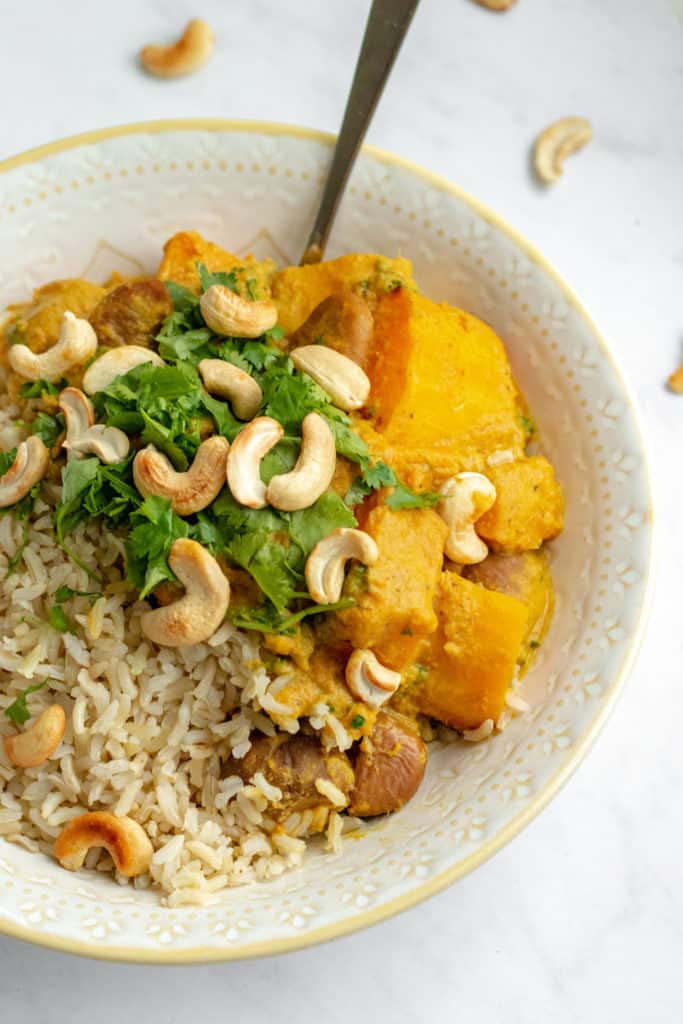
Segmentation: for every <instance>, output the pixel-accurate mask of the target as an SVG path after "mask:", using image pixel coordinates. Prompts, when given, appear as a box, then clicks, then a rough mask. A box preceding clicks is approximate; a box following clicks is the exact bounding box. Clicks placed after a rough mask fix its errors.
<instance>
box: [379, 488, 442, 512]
mask: <svg viewBox="0 0 683 1024" xmlns="http://www.w3.org/2000/svg"><path fill="white" fill-rule="evenodd" d="M440 498H441V495H440V494H434V493H433V492H431V491H423V492H422V494H416V492H415V491H411V489H410V488H409V487H406V485H405V484H402V483H400V482H399V483H398V484H397V485H396V487H395V488H394V491H393V493H392V494H390V495H389V497H388V498H387V501H386V503H387V506H388V507H389V508H390V509H392V511H394V512H396V511H397V510H398V509H402V508H434V506H435V505H436V503H437V502H438V501H439V500H440Z"/></svg>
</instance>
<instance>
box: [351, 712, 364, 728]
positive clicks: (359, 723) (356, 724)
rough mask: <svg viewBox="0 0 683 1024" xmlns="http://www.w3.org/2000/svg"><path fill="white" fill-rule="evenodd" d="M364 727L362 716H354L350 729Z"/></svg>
mask: <svg viewBox="0 0 683 1024" xmlns="http://www.w3.org/2000/svg"><path fill="white" fill-rule="evenodd" d="M364 725H365V719H364V718H363V716H362V715H354V716H353V718H352V719H351V728H352V729H360V728H362V727H363V726H364Z"/></svg>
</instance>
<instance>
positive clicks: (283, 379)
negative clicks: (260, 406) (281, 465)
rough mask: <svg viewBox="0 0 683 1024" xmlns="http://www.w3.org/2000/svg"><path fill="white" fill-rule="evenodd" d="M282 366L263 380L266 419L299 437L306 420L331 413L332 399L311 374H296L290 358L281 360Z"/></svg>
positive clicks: (278, 366) (276, 367) (269, 371)
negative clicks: (311, 415)
mask: <svg viewBox="0 0 683 1024" xmlns="http://www.w3.org/2000/svg"><path fill="white" fill-rule="evenodd" d="M278 363H279V365H277V364H271V366H270V367H269V368H268V370H267V372H266V373H264V374H263V376H262V378H261V379H260V380H259V383H260V385H261V389H262V391H263V401H264V415H266V416H272V417H273V419H275V420H277V421H278V423H281V424H282V426H283V427H284V428H285V432H286V433H287V434H299V433H300V432H301V422H302V420H303V419H304V417H305V416H307V415H308V413H309V412H319V411H321V410H323V409H327V408H328V406H329V402H330V398H329V395H328V394H327V392H325V391H323V389H322V388H321V387H320V386H319V385H318V384H316V383H315V381H314V380H313V378H312V377H309V376H308V374H305V373H295V372H294V364H293V363H292V362H291V360H290V359H289V358H288V357H287V356H280V359H279V360H278ZM330 408H331V407H330Z"/></svg>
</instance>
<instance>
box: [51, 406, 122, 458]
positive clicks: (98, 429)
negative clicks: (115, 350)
mask: <svg viewBox="0 0 683 1024" xmlns="http://www.w3.org/2000/svg"><path fill="white" fill-rule="evenodd" d="M59 408H60V409H61V410H62V412H63V413H64V419H65V420H66V438H65V439H64V441H62V446H63V447H64V448H66V450H67V452H68V453H69V458H72V457H73V458H74V459H82V458H83V456H84V455H88V454H89V453H92V454H93V455H96V456H97V458H98V459H99V460H100V462H105V463H106V464H107V465H111V464H112V463H114V462H123V460H124V459H125V457H126V455H127V454H128V449H129V448H130V441H129V440H128V437H127V435H126V434H124V432H123V431H122V430H119V428H118V427H105V425H104V424H103V423H95V413H94V412H93V407H92V403H91V401H90V399H89V398H88V397H87V395H84V394H83V392H82V391H81V390H80V388H64V390H63V391H62V392H60V395H59Z"/></svg>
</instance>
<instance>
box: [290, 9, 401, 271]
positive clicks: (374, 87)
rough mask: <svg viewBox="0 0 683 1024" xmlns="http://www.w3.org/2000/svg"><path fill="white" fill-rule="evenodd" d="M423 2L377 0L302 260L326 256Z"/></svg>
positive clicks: (302, 261)
mask: <svg viewBox="0 0 683 1024" xmlns="http://www.w3.org/2000/svg"><path fill="white" fill-rule="evenodd" d="M418 3H419V0H373V3H372V7H371V8H370V14H369V15H368V23H367V25H366V26H365V35H364V36H363V45H362V46H361V50H360V54H359V56H358V63H357V64H356V70H355V73H354V76H353V82H352V83H351V91H350V93H349V98H348V100H347V101H346V110H345V111H344V120H343V121H342V126H341V131H340V133H339V137H338V138H337V145H336V146H335V149H334V154H333V156H332V163H331V165H330V170H329V173H328V176H327V181H326V183H325V189H324V191H323V197H322V200H321V202H320V209H319V210H318V216H317V217H316V219H315V224H314V225H313V230H312V231H311V234H310V237H309V239H308V244H307V246H306V249H305V252H304V254H303V256H302V257H301V263H302V264H304V263H319V262H320V260H321V259H322V257H323V253H324V251H325V246H326V245H327V240H328V237H329V234H330V231H331V230H332V223H333V221H334V218H335V214H336V212H337V207H338V206H339V201H340V199H341V197H342V195H343V193H344V189H345V187H346V182H347V180H348V177H349V174H350V173H351V168H352V167H353V164H354V161H355V159H356V155H357V154H358V150H359V149H360V146H361V143H362V141H363V139H364V138H365V133H366V132H367V130H368V126H369V125H370V121H371V120H372V115H373V114H374V112H375V107H376V106H377V104H378V102H379V99H380V96H381V95H382V92H383V90H384V86H385V85H386V81H387V79H388V77H389V72H390V71H391V69H392V67H393V66H394V61H395V60H396V57H397V55H398V51H399V50H400V48H401V43H402V42H403V39H404V37H405V35H406V32H407V31H408V27H409V26H410V22H411V21H412V17H413V15H414V13H415V10H416V8H417V5H418Z"/></svg>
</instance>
